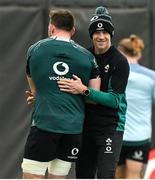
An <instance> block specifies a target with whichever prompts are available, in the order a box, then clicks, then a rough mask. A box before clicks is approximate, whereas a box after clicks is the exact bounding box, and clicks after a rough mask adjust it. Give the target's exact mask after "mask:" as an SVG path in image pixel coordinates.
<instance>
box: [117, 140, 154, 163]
mask: <svg viewBox="0 0 155 180" xmlns="http://www.w3.org/2000/svg"><path fill="white" fill-rule="evenodd" d="M150 147H151V144H150V142H147V143H145V144H143V145H133V146H129V145H122V150H121V154H120V158H119V162H118V165H123V164H125V161H126V160H127V159H129V160H134V161H138V162H142V163H144V164H146V163H147V161H148V153H149V150H150Z"/></svg>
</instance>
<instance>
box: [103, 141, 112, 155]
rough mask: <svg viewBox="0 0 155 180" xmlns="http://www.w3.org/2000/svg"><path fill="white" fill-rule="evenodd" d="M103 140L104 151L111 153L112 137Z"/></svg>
mask: <svg viewBox="0 0 155 180" xmlns="http://www.w3.org/2000/svg"><path fill="white" fill-rule="evenodd" d="M105 142H106V147H105V151H104V153H113V152H112V147H111V145H112V139H110V138H107V139H106V140H105Z"/></svg>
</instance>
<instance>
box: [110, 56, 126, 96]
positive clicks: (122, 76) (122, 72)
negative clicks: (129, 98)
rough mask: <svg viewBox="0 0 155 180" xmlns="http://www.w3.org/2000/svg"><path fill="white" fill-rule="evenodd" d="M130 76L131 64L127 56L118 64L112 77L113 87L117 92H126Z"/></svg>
mask: <svg viewBox="0 0 155 180" xmlns="http://www.w3.org/2000/svg"><path fill="white" fill-rule="evenodd" d="M128 76H129V64H128V61H127V59H126V58H123V59H122V60H120V62H119V63H118V64H117V65H116V67H115V69H114V72H113V74H112V77H111V88H112V89H113V91H114V92H116V93H124V92H125V89H126V86H127V82H128Z"/></svg>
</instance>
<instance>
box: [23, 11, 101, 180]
mask: <svg viewBox="0 0 155 180" xmlns="http://www.w3.org/2000/svg"><path fill="white" fill-rule="evenodd" d="M48 30H49V36H50V37H49V38H46V39H43V40H40V41H38V42H37V43H35V44H33V45H32V46H31V47H30V48H29V50H28V53H27V79H28V83H29V86H30V89H31V92H28V93H29V95H30V97H34V98H35V103H34V110H33V113H32V125H31V129H30V132H29V135H28V138H27V142H26V145H25V152H24V159H23V163H22V169H23V178H24V179H32V178H39V179H41V178H44V177H45V172H46V170H47V169H48V178H51V179H64V178H65V177H66V175H68V172H69V170H70V167H71V162H74V161H76V160H77V158H78V154H79V151H80V144H81V132H82V127H83V120H84V115H85V112H84V96H85V95H87V88H84V89H83V93H82V95H73V94H69V93H65V92H62V91H60V89H59V88H58V85H57V80H59V79H61V78H68V79H69V78H72V74H77V75H78V76H79V77H80V78H81V79H82V81H84V82H85V84H87V85H88V83H90V85H93V84H94V86H93V87H95V88H96V87H97V86H98V87H100V79H99V78H98V77H99V71H98V66H97V64H96V62H95V58H94V56H93V55H92V53H90V52H89V51H88V50H86V49H85V48H83V47H81V46H80V45H78V44H77V43H75V42H74V41H72V40H71V37H72V35H73V34H74V31H75V28H74V17H73V15H72V14H71V13H70V12H69V11H67V10H55V11H54V10H53V11H51V12H50V23H49V27H48Z"/></svg>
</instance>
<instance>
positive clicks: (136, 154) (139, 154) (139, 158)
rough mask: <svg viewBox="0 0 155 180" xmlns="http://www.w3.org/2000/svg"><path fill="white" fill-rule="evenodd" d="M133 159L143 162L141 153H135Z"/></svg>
mask: <svg viewBox="0 0 155 180" xmlns="http://www.w3.org/2000/svg"><path fill="white" fill-rule="evenodd" d="M132 157H133V158H134V159H138V160H143V151H141V150H139V151H135V152H134V155H133V156H132Z"/></svg>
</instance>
